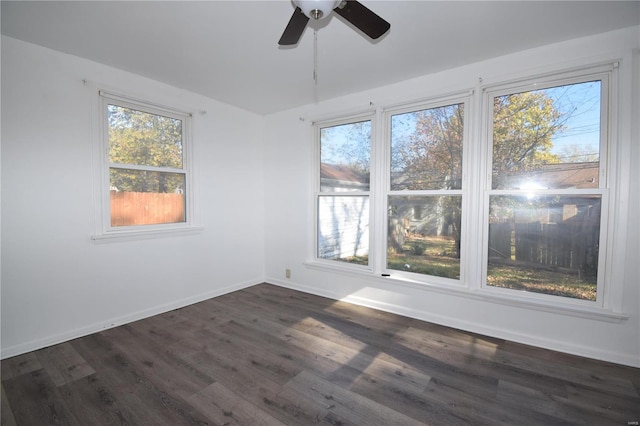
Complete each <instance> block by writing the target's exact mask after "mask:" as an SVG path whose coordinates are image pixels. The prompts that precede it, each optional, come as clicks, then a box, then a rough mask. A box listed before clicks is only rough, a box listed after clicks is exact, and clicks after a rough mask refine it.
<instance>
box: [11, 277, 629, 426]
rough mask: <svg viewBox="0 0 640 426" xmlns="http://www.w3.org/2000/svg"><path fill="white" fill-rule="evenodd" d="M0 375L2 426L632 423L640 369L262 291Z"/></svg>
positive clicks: (122, 331)
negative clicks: (54, 425) (0, 384)
mask: <svg viewBox="0 0 640 426" xmlns="http://www.w3.org/2000/svg"><path fill="white" fill-rule="evenodd" d="M1 364H2V425H3V426H4V425H6V426H9V425H50V424H56V425H57V424H59V425H81V426H88V425H120V424H122V425H172V426H173V425H237V424H243V425H283V424H284V425H311V424H325V425H349V424H353V425H379V426H387V425H412V424H431V425H498V424H505V425H555V424H589V425H629V424H637V423H634V422H638V421H640V395H639V392H640V369H637V368H631V367H624V366H619V365H614V364H609V363H605V362H600V361H595V360H590V359H586V358H581V357H577V356H572V355H567V354H562V353H557V352H553V351H548V350H544V349H539V348H535V347H530V346H526V345H521V344H516V343H513V342H508V341H504V340H500V339H494V338H489V337H484V336H481V335H476V334H473V333H467V332H463V331H459V330H454V329H451V328H447V327H442V326H438V325H434V324H430V323H425V322H421V321H418V320H414V319H409V318H405V317H401V316H398V315H392V314H388V313H384V312H380V311H376V310H373V309H368V308H364V307H359V306H355V305H351V304H348V303H344V302H336V301H333V300H330V299H325V298H322V297H318V296H313V295H309V294H305V293H300V292H296V291H292V290H288V289H283V288H280V287H276V286H272V285H267V284H262V285H258V286H254V287H251V288H248V289H245V290H242V291H237V292H234V293H231V294H228V295H225V296H222V297H218V298H215V299H212V300H208V301H205V302H202V303H198V304H195V305H192V306H189V307H186V308H183V309H179V310H175V311H172V312H169V313H166V314H163V315H158V316H155V317H152V318H148V319H145V320H142V321H138V322H135V323H132V324H129V325H126V326H122V327H117V328H113V329H110V330H106V331H103V332H100V333H96V334H93V335H90V336H87V337H83V338H80V339H76V340H73V341H70V342H66V343H62V344H59V345H56V346H52V347H49V348H46V349H42V350H38V351H35V352H31V353H27V354H24V355H20V356H17V357H14V358H9V359H5V360H3V361H2V363H1Z"/></svg>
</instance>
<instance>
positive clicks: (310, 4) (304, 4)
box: [293, 0, 340, 21]
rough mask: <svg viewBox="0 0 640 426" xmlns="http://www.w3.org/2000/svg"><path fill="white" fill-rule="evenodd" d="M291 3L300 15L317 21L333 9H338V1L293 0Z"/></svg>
mask: <svg viewBox="0 0 640 426" xmlns="http://www.w3.org/2000/svg"><path fill="white" fill-rule="evenodd" d="M293 3H294V4H295V5H296V6H298V7H299V8H300V9H301V10H302V13H304V14H305V15H306V16H308V17H309V18H311V19H314V20H316V21H317V20H319V19H323V18H326V17H327V16H329V15H330V14H331V12H332V11H333V9H335V8H336V7H338V5H339V4H340V0H337V1H335V0H293Z"/></svg>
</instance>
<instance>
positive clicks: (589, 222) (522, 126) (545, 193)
mask: <svg viewBox="0 0 640 426" xmlns="http://www.w3.org/2000/svg"><path fill="white" fill-rule="evenodd" d="M607 81H608V80H607V75H606V74H605V75H601V76H597V78H594V79H583V80H577V81H576V80H574V81H568V82H566V83H564V82H561V83H560V84H558V83H556V84H554V82H549V83H546V84H541V85H538V86H542V87H541V88H539V89H536V90H517V89H516V90H517V91H516V90H513V89H512V91H509V90H508V89H507V93H504V92H502V93H495V94H492V95H490V97H489V102H490V104H491V105H492V107H493V108H492V121H491V129H492V132H491V138H492V149H491V152H492V162H491V171H492V173H491V190H490V191H489V194H488V195H489V200H488V208H489V212H488V222H489V223H488V230H489V232H488V247H487V250H488V251H487V275H486V285H487V286H488V287H493V288H502V289H510V290H519V291H525V292H528V293H529V294H541V295H553V296H561V297H565V298H569V299H574V300H584V301H592V302H595V301H596V300H597V299H598V294H599V291H598V290H599V286H598V283H599V269H600V267H599V265H600V263H601V262H600V260H601V259H602V253H600V248H601V243H600V241H601V235H600V234H601V232H602V230H603V228H602V223H603V220H602V211H603V209H604V205H603V196H604V194H605V187H604V182H603V181H604V179H602V174H601V173H602V172H601V170H602V168H601V156H602V155H603V154H604V148H603V147H606V146H607V144H606V137H607V131H606V120H604V119H603V117H606V116H607V112H606V108H607V102H606V99H607V89H606V88H607Z"/></svg>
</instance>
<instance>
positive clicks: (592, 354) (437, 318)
mask: <svg viewBox="0 0 640 426" xmlns="http://www.w3.org/2000/svg"><path fill="white" fill-rule="evenodd" d="M267 282H268V283H270V284H274V285H278V286H280V287H285V288H290V289H292V290H299V291H302V292H305V293H310V294H315V295H317V296H322V297H326V298H329V299H333V300H342V301H344V302H349V303H353V304H355V305H360V306H366V307H368V308H373V309H379V310H381V311H384V312H389V313H393V314H397V315H403V316H407V317H410V318H415V319H418V320H421V321H427V322H431V323H434V324H439V325H443V326H446V327H452V328H456V329H460V330H464V331H468V332H471V333H477V334H482V335H484V336H488V337H494V338H498V339H504V340H509V341H512V342H517V343H522V344H525V345H531V346H536V347H539V348H544V349H549V350H553V351H558V352H564V353H568V354H572V355H578V356H583V357H586V358H592V359H597V360H601V361H606V362H612V363H615V364H621V365H627V366H630V367H640V360H639V359H638V357H637V356H634V355H632V354H621V353H618V352H612V351H608V350H605V349H601V348H594V347H586V346H581V345H573V344H569V343H567V342H560V341H557V340H553V339H541V338H539V337H535V336H531V335H527V334H521V333H516V332H513V331H509V330H504V329H498V328H494V327H487V326H484V325H482V324H477V323H475V322H469V321H464V320H460V319H459V318H453V317H448V316H443V315H437V314H433V313H430V312H425V311H419V310H415V309H410V308H407V307H405V306H400V305H395V304H392V303H387V302H382V301H379V300H373V299H368V298H363V297H360V296H353V295H348V296H346V297H344V296H341V295H339V294H336V293H333V292H331V291H326V290H325V289H319V288H316V287H308V286H305V285H301V284H298V283H294V282H292V281H291V280H282V279H277V278H275V279H274V278H268V279H267Z"/></svg>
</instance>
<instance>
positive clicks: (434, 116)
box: [391, 91, 566, 257]
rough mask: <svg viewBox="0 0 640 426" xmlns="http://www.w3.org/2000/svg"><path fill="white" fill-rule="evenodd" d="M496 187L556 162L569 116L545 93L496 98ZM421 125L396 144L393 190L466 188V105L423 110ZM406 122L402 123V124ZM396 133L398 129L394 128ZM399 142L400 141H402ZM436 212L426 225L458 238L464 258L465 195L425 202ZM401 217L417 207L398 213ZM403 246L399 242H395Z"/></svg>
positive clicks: (417, 116) (419, 117) (416, 116)
mask: <svg viewBox="0 0 640 426" xmlns="http://www.w3.org/2000/svg"><path fill="white" fill-rule="evenodd" d="M493 113H494V117H493V176H494V178H493V186H494V189H498V188H500V184H501V183H502V179H503V178H504V177H505V176H508V175H509V174H514V173H521V172H525V171H530V170H535V169H536V168H537V167H539V166H541V165H543V164H548V163H556V162H558V161H559V159H558V157H557V156H556V155H555V154H553V153H552V152H551V148H552V147H553V142H552V137H553V136H554V135H555V134H556V133H557V132H559V131H560V130H562V129H563V126H564V124H563V123H564V121H565V120H566V115H563V114H562V112H561V111H559V110H558V108H556V107H555V105H554V99H553V98H552V97H551V96H549V95H548V94H547V93H546V92H545V91H535V92H523V93H517V94H512V95H507V96H500V97H496V98H495V101H494V108H493ZM411 114H414V117H413V118H414V119H415V126H414V128H413V131H412V132H411V133H410V135H409V136H408V138H406V140H397V141H396V140H395V139H394V143H393V144H394V146H393V147H392V182H391V189H392V190H456V189H461V187H462V186H461V185H462V154H463V135H464V132H463V129H464V109H463V104H458V105H449V106H445V107H440V108H433V109H428V110H423V111H419V112H416V113H411ZM399 123H400V124H404V123H402V121H399ZM392 131H393V130H392ZM396 142H397V143H396ZM424 205H425V206H429V207H428V208H429V209H430V211H428V212H426V214H424V215H423V217H424V219H423V220H424V221H426V220H431V221H433V220H438V221H440V226H438V229H439V231H438V232H447V231H449V230H450V232H451V233H452V234H453V235H452V236H453V237H454V238H455V243H456V253H455V254H456V257H459V256H460V252H459V248H460V237H461V211H460V209H461V204H460V198H459V196H438V202H437V203H433V202H425V203H424ZM396 210H397V216H396V217H400V218H401V217H403V216H405V217H406V216H407V215H409V214H411V211H413V209H410V208H408V206H407V207H406V208H402V209H396ZM392 245H393V246H396V247H397V246H398V244H397V243H396V244H392Z"/></svg>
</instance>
